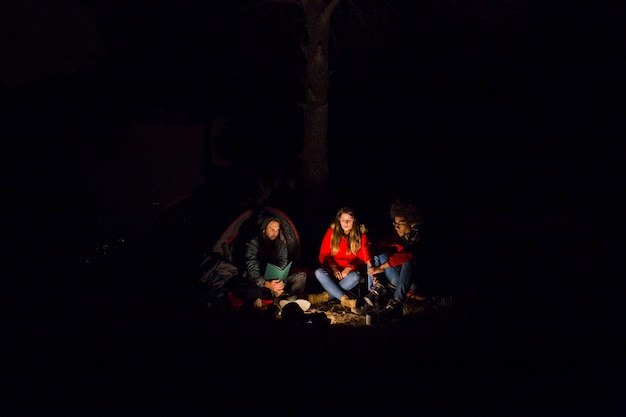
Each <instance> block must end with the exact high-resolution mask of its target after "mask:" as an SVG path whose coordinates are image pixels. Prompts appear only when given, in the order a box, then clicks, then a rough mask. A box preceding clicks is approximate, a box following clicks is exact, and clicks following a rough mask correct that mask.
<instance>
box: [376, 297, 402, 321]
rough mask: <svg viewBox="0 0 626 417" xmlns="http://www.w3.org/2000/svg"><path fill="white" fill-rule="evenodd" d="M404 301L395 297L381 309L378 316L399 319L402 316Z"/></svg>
mask: <svg viewBox="0 0 626 417" xmlns="http://www.w3.org/2000/svg"><path fill="white" fill-rule="evenodd" d="M402 314H403V312H402V303H401V302H400V301H398V300H396V299H395V298H392V299H391V300H389V301H388V302H387V305H386V306H385V308H383V309H382V310H381V312H380V313H379V314H378V317H380V318H382V319H397V318H400V317H402Z"/></svg>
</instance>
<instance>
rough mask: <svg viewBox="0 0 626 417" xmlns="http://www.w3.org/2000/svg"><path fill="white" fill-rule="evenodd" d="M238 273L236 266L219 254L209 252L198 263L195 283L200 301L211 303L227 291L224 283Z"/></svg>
mask: <svg viewBox="0 0 626 417" xmlns="http://www.w3.org/2000/svg"><path fill="white" fill-rule="evenodd" d="M238 274H239V271H238V270H237V267H236V266H235V265H233V264H232V263H230V262H228V261H227V260H225V259H224V258H222V256H220V254H218V253H211V254H209V255H208V256H206V257H205V258H204V260H203V261H202V262H201V263H200V266H199V271H198V273H197V283H198V286H199V287H200V298H201V299H202V301H204V302H207V303H211V302H212V301H215V300H216V299H217V298H220V297H222V296H223V295H224V294H226V292H227V288H226V284H227V283H228V282H229V281H230V280H231V279H232V278H233V277H235V276H237V275H238Z"/></svg>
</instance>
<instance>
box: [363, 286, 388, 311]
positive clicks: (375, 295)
mask: <svg viewBox="0 0 626 417" xmlns="http://www.w3.org/2000/svg"><path fill="white" fill-rule="evenodd" d="M385 294H387V289H386V288H385V286H384V285H382V284H376V285H375V286H374V288H372V289H371V290H370V292H369V294H367V295H366V296H365V297H364V299H365V302H366V303H367V304H369V305H370V307H374V306H375V305H376V303H378V301H379V300H380V299H381V297H383V296H384V295H385Z"/></svg>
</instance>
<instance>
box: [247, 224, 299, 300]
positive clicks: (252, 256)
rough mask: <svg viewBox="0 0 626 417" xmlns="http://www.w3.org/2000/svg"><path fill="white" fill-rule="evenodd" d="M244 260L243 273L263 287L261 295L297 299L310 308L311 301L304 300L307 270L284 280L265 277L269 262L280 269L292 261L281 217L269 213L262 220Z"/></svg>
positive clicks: (249, 244) (248, 244) (268, 297)
mask: <svg viewBox="0 0 626 417" xmlns="http://www.w3.org/2000/svg"><path fill="white" fill-rule="evenodd" d="M244 262H245V271H244V276H245V277H247V278H248V279H249V280H251V281H252V282H254V283H255V284H256V285H257V286H258V287H259V288H261V290H262V293H263V296H262V297H261V298H264V299H271V298H275V299H278V300H283V299H285V300H289V301H297V302H298V304H300V303H302V304H300V307H301V308H302V309H303V310H305V311H306V310H307V309H308V308H309V307H310V304H309V303H308V301H306V300H304V299H301V296H302V293H303V292H304V288H305V286H306V273H305V272H301V271H299V272H295V273H291V274H289V275H287V277H286V278H285V280H284V281H282V280H278V279H274V280H271V279H265V277H264V276H263V274H264V273H265V269H266V267H267V264H268V263H272V264H274V265H276V266H277V267H279V268H281V269H284V268H285V267H286V266H287V264H288V263H289V251H288V249H287V242H286V240H285V237H284V236H283V233H282V231H281V224H280V219H279V218H278V217H273V216H269V217H266V218H265V219H263V220H262V221H261V228H260V230H259V233H258V235H257V236H255V237H254V238H252V239H251V240H250V241H249V242H248V243H246V248H245V252H244ZM306 304H308V305H306Z"/></svg>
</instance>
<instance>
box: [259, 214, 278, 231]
mask: <svg viewBox="0 0 626 417" xmlns="http://www.w3.org/2000/svg"><path fill="white" fill-rule="evenodd" d="M271 221H277V222H278V224H280V225H281V227H282V222H281V221H280V219H279V218H278V217H276V216H268V217H265V218H264V219H263V220H262V221H261V228H260V229H259V232H260V233H261V235H263V234H264V233H265V229H266V228H267V225H268V224H270V222H271Z"/></svg>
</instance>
